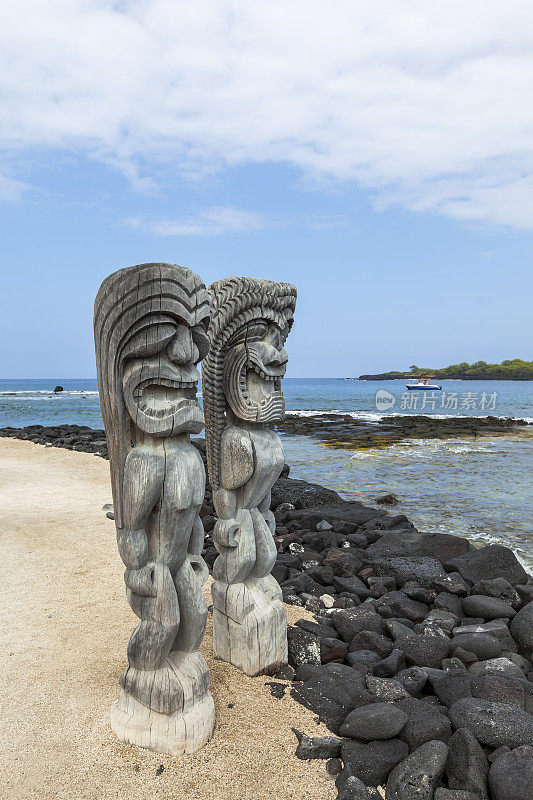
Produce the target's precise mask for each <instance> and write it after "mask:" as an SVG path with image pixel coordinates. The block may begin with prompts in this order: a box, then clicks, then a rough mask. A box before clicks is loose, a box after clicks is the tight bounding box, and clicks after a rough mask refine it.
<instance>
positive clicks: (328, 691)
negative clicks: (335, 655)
mask: <svg viewBox="0 0 533 800" xmlns="http://www.w3.org/2000/svg"><path fill="white" fill-rule="evenodd" d="M304 671H305V672H304ZM295 679H296V680H302V679H303V681H304V682H303V683H302V684H301V685H298V684H296V685H295V686H294V687H293V688H292V689H291V696H292V697H293V698H294V699H295V700H297V701H298V702H299V703H301V704H302V705H303V706H305V707H306V708H309V709H311V711H314V713H315V714H317V715H318V717H319V719H320V721H321V722H324V724H325V725H326V726H327V727H328V728H329V730H330V731H332V732H333V733H335V734H337V735H338V734H340V729H341V726H342V724H343V722H344V720H345V719H346V716H347V715H348V713H349V712H350V711H352V710H353V709H354V708H356V707H359V706H363V705H366V704H367V703H372V702H373V701H374V697H373V696H372V695H371V694H370V692H369V691H368V689H367V688H366V686H365V680H364V677H363V676H362V675H361V674H360V673H359V672H357V671H356V670H354V669H352V668H351V667H349V666H347V665H346V664H324V665H323V666H321V667H316V666H311V665H304V666H303V667H300V669H299V670H298V671H297V673H296V675H295Z"/></svg>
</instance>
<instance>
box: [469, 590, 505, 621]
mask: <svg viewBox="0 0 533 800" xmlns="http://www.w3.org/2000/svg"><path fill="white" fill-rule="evenodd" d="M463 611H464V613H465V615H466V616H469V617H482V618H483V619H484V620H487V621H489V620H491V619H512V618H513V617H514V616H515V614H516V611H515V610H514V608H513V607H512V606H510V605H509V603H506V602H504V601H503V600H498V598H497V597H486V596H485V595H482V594H471V595H470V597H464V598H463Z"/></svg>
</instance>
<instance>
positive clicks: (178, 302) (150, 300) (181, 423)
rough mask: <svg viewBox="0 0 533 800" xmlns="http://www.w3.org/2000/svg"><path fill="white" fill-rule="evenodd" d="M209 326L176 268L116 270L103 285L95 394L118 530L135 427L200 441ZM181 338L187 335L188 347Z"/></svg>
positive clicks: (189, 282) (195, 292) (203, 296)
mask: <svg viewBox="0 0 533 800" xmlns="http://www.w3.org/2000/svg"><path fill="white" fill-rule="evenodd" d="M208 323H209V298H208V294H207V290H206V288H205V285H204V284H203V283H202V281H201V280H200V278H199V277H198V276H197V275H195V274H194V272H191V270H189V269H187V268H186V267H179V266H177V265H176V264H140V265H138V266H135V267H127V268H126V269H121V270H119V271H118V272H114V273H113V274H112V275H110V276H109V277H108V278H106V280H105V281H104V282H103V283H102V285H101V287H100V290H99V292H98V295H97V296H96V301H95V305H94V337H95V348H96V355H97V359H96V360H97V364H98V386H99V390H100V405H101V409H102V417H103V419H104V424H105V428H106V436H107V445H108V452H109V461H110V467H111V481H112V487H113V502H114V509H115V520H116V523H117V527H118V528H121V527H122V480H123V471H124V463H125V461H126V456H127V454H128V452H129V450H130V449H131V447H132V435H133V433H132V427H133V425H135V426H136V427H137V428H139V429H140V430H141V431H143V432H145V433H148V434H152V435H154V436H161V437H164V436H170V435H173V434H177V433H180V432H192V433H195V432H196V433H199V432H200V430H201V429H202V427H203V415H202V412H201V409H200V407H199V405H198V403H197V401H196V383H197V381H198V379H199V377H200V376H199V373H198V371H197V369H196V367H195V364H196V363H197V362H198V361H199V360H201V359H202V358H204V357H205V355H206V354H207V348H208V341H207V333H206V329H207V325H208ZM180 331H181V332H182V333H183V332H185V333H186V334H187V336H186V337H185V336H184V337H183V341H184V342H185V344H182V343H181V342H180ZM191 342H194V344H191Z"/></svg>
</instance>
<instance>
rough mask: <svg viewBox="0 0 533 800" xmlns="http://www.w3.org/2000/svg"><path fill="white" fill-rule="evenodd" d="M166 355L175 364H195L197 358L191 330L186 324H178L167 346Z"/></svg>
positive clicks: (196, 349) (197, 354)
mask: <svg viewBox="0 0 533 800" xmlns="http://www.w3.org/2000/svg"><path fill="white" fill-rule="evenodd" d="M167 353H168V357H169V359H170V360H171V361H173V362H174V363H175V364H183V365H185V364H196V363H197V361H198V360H199V355H200V354H199V353H198V348H197V347H196V345H195V343H194V341H193V338H192V331H191V329H190V328H189V327H188V326H187V325H178V327H177V329H176V334H175V336H174V337H173V338H172V339H171V341H170V344H169V345H168V347H167Z"/></svg>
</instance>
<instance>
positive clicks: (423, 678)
mask: <svg viewBox="0 0 533 800" xmlns="http://www.w3.org/2000/svg"><path fill="white" fill-rule="evenodd" d="M427 679H428V674H427V672H426V670H425V669H422V667H409V669H403V670H401V672H398V673H397V675H396V677H395V680H397V681H398V683H401V684H402V686H404V687H405V689H406V690H407V691H408V692H409V694H410V695H411V696H412V697H418V695H419V694H420V692H421V691H422V689H423V688H424V686H425V685H426V683H427Z"/></svg>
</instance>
